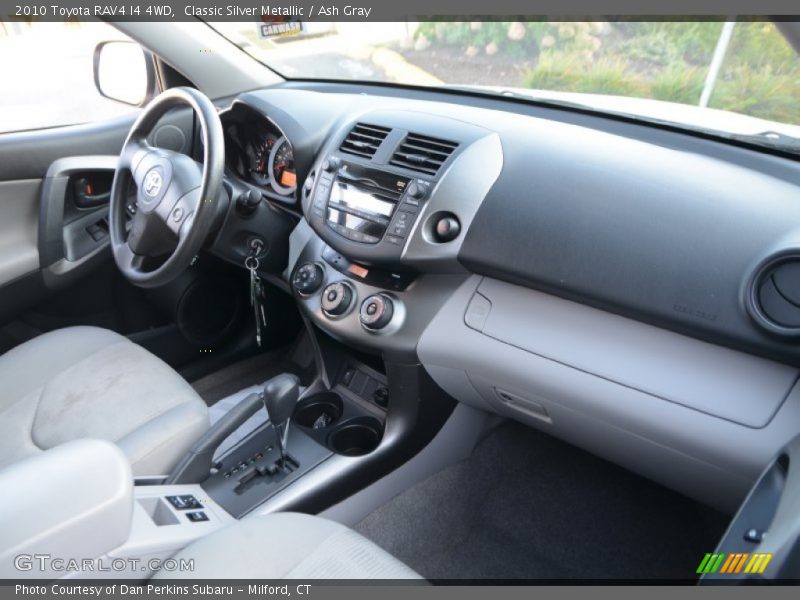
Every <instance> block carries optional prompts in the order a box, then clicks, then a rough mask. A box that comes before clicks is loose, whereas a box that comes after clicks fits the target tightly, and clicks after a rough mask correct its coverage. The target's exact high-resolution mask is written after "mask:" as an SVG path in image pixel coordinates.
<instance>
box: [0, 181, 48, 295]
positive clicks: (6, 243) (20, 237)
mask: <svg viewBox="0 0 800 600" xmlns="http://www.w3.org/2000/svg"><path fill="white" fill-rule="evenodd" d="M40 184H41V181H40V180H39V179H22V180H17V181H3V182H0V286H2V285H4V284H6V283H10V282H11V281H13V280H14V279H17V278H18V277H22V276H23V275H27V274H28V273H33V272H34V271H36V270H37V269H38V268H39V251H38V248H37V245H36V239H37V227H38V223H39V211H38V207H39V203H38V193H39V186H40Z"/></svg>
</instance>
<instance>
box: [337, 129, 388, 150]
mask: <svg viewBox="0 0 800 600" xmlns="http://www.w3.org/2000/svg"><path fill="white" fill-rule="evenodd" d="M389 131H390V129H388V128H387V127H381V126H379V125H368V124H366V123H356V124H355V126H354V127H353V128H352V129H351V130H350V133H348V134H347V137H346V138H344V141H343V142H342V145H341V146H339V150H341V151H342V152H346V153H347V154H355V155H356V156H362V157H364V158H372V157H373V156H375V153H376V152H377V151H378V146H380V145H381V143H382V142H383V140H384V139H386V136H387V135H388V134H389Z"/></svg>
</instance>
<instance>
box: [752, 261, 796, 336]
mask: <svg viewBox="0 0 800 600" xmlns="http://www.w3.org/2000/svg"><path fill="white" fill-rule="evenodd" d="M748 308H749V309H750V312H751V314H752V315H753V317H754V318H755V320H756V321H757V322H758V323H759V324H760V325H761V326H762V327H764V328H765V329H767V330H769V331H772V332H773V333H777V334H781V335H800V255H795V254H792V255H783V256H778V257H774V258H772V259H770V260H769V261H767V262H766V263H765V264H764V266H763V267H761V269H759V271H758V274H757V275H756V277H755V278H754V279H753V283H752V286H751V290H750V295H749V306H748Z"/></svg>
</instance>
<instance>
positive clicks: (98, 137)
mask: <svg viewBox="0 0 800 600" xmlns="http://www.w3.org/2000/svg"><path fill="white" fill-rule="evenodd" d="M134 118H135V115H131V116H127V117H123V118H117V119H114V120H109V121H103V122H98V123H90V124H85V125H77V126H67V127H59V128H53V129H48V130H39V131H32V132H20V133H9V134H2V135H0V353H2V352H3V351H5V350H7V349H9V348H10V347H12V346H14V345H16V344H17V343H20V342H22V341H25V339H27V338H29V337H32V336H34V335H38V334H39V333H42V332H44V331H48V330H50V329H54V328H57V327H64V326H68V325H78V324H93V325H100V326H104V327H109V328H111V329H116V330H118V331H120V332H121V333H127V334H130V333H132V332H134V331H138V330H139V329H138V328H139V327H141V328H142V329H144V328H149V327H152V326H154V325H157V324H163V320H162V319H161V317H159V316H158V315H156V314H155V313H154V312H153V311H152V309H151V307H150V306H149V305H148V302H147V301H146V299H145V296H144V294H142V293H141V290H138V289H137V288H134V287H133V286H131V285H130V284H129V283H128V282H127V281H126V280H124V278H122V277H121V276H119V274H118V273H117V271H116V268H115V266H114V264H113V260H112V258H111V252H110V248H109V240H108V236H107V235H98V236H93V235H92V234H93V233H96V231H95V230H94V226H95V225H96V224H97V223H98V222H99V223H100V224H101V225H102V221H103V220H104V219H105V217H106V216H107V212H108V206H107V201H105V200H104V199H102V198H101V199H100V200H102V201H98V202H96V203H92V205H91V206H88V207H87V206H85V203H84V206H80V204H81V200H82V199H81V198H76V195H75V188H74V183H75V179H76V178H77V177H81V176H84V175H87V174H88V175H90V176H91V175H92V174H98V173H104V174H105V175H106V177H108V176H109V175H110V174H111V173H113V169H114V168H115V167H116V161H117V158H116V157H117V156H118V154H119V152H120V149H121V148H122V144H123V142H124V140H125V138H126V136H127V134H128V131H129V130H130V128H131V126H132V124H133V121H134ZM164 128H169V129H170V133H172V134H174V132H175V129H176V128H177V129H178V130H179V132H180V134H181V135H180V136H176V135H169V136H161V138H163V139H165V140H172V141H173V142H172V143H171V144H170V145H171V146H173V147H170V149H173V150H178V151H185V152H188V151H189V150H190V149H191V147H192V144H193V139H194V134H195V132H194V117H193V113H192V112H191V111H190V110H183V109H181V110H176V111H173V112H172V113H170V114H167V115H165V117H164V118H163V119H162V121H161V122H160V123H159V124H158V125H157V126H156V128H155V129H154V132H153V135H151V136H150V140H149V141H150V143H151V144H152V145H157V144H156V141H159V142H160V141H162V140H161V139H160V138H159V131H162V130H163V129H164ZM176 137H178V138H180V140H181V142H182V144H181V145H182V147H180V148H178V147H174V146H175V144H174V140H175V139H176ZM164 146H167V144H164ZM84 199H85V198H84ZM95 237H96V239H95ZM109 286H110V287H109ZM111 290H113V293H112V291H111Z"/></svg>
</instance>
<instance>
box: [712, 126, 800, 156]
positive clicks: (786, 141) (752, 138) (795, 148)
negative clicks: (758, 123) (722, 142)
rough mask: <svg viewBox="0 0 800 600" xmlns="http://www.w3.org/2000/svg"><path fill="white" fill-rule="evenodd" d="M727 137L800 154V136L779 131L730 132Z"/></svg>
mask: <svg viewBox="0 0 800 600" xmlns="http://www.w3.org/2000/svg"><path fill="white" fill-rule="evenodd" d="M725 137H727V138H729V139H731V140H735V141H737V142H745V143H748V144H758V145H759V146H767V147H768V148H775V149H776V150H782V151H784V152H792V153H796V154H800V138H796V137H792V136H790V135H786V134H785V133H779V132H777V131H762V132H760V133H751V134H743V133H730V134H727V135H726V136H725Z"/></svg>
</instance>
